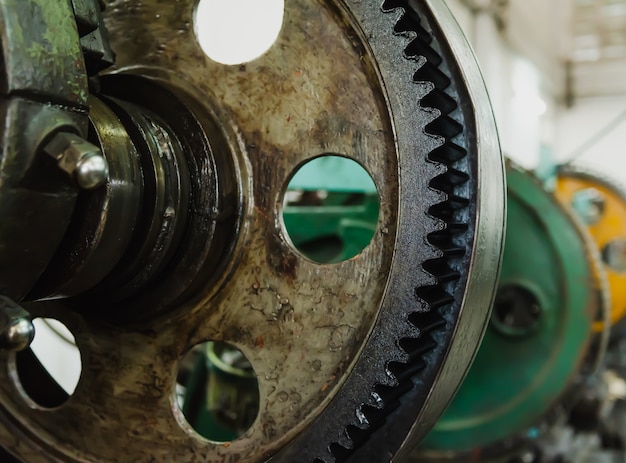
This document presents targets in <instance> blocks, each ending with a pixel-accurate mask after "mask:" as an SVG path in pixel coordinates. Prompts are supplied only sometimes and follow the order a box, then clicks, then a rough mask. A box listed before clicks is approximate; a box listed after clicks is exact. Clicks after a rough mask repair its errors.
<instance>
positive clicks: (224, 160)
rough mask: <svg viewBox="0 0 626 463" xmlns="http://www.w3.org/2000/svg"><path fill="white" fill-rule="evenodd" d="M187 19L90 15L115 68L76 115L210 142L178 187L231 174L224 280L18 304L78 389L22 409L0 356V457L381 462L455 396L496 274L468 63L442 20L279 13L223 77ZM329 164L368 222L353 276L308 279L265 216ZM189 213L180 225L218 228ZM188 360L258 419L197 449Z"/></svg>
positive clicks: (163, 11) (183, 6)
mask: <svg viewBox="0 0 626 463" xmlns="http://www.w3.org/2000/svg"><path fill="white" fill-rule="evenodd" d="M195 6H196V2H195V1H193V0H178V1H176V2H161V1H158V0H144V1H142V2H131V1H127V0H115V1H111V2H108V4H107V8H106V11H105V13H104V19H105V24H106V26H107V28H108V31H109V37H110V40H111V46H112V49H113V50H114V51H115V53H116V55H117V61H116V66H115V68H114V70H113V72H111V73H110V74H109V75H107V76H104V77H103V78H102V85H101V88H100V89H99V90H98V92H97V96H98V97H99V98H102V99H104V100H107V99H109V100H110V101H112V102H114V103H115V104H119V105H122V104H121V103H117V102H118V101H121V100H123V101H130V102H132V103H133V104H137V105H142V106H143V107H146V108H148V110H150V111H151V112H152V113H157V114H159V115H160V116H161V117H162V118H163V120H164V121H165V122H164V123H165V124H169V125H170V126H172V127H175V126H176V125H177V124H179V123H180V121H177V114H176V113H175V111H171V114H168V113H167V112H161V113H159V110H161V109H163V108H161V107H160V106H159V102H158V101H157V100H158V98H157V95H163V94H165V93H167V95H168V98H170V97H171V96H172V95H173V97H172V98H173V99H172V101H174V100H176V99H179V100H180V101H184V102H190V101H191V102H193V104H190V107H192V109H191V111H192V112H193V113H194V114H195V115H196V116H197V119H198V120H205V121H209V122H208V124H210V125H211V126H212V127H213V132H212V133H215V134H218V135H217V137H218V138H219V139H220V144H219V150H218V151H219V153H218V154H219V156H218V155H216V160H215V165H214V166H208V167H206V168H205V169H203V168H197V166H196V167H194V166H193V165H192V166H191V167H190V172H192V174H193V173H195V175H197V176H199V177H200V178H196V179H195V180H196V182H198V183H199V184H201V182H202V180H203V178H202V175H205V174H206V175H207V181H206V185H207V188H208V186H209V185H210V186H211V187H214V186H215V185H214V183H215V182H218V180H220V179H219V178H218V180H215V177H214V176H209V175H208V173H211V172H209V171H210V170H211V168H214V169H215V170H217V171H219V170H220V169H228V170H229V172H232V173H233V176H232V178H231V179H232V183H230V184H228V185H227V190H228V194H227V195H226V196H228V197H229V198H230V200H231V201H232V203H234V204H237V205H238V207H235V208H234V210H235V212H234V213H231V217H232V216H233V214H234V215H235V216H236V217H237V224H236V226H234V227H233V228H232V234H231V235H230V236H228V237H225V236H222V237H221V238H220V239H221V240H222V241H221V242H223V243H224V245H223V248H224V251H223V253H222V254H220V259H222V260H221V261H220V262H222V261H223V265H222V264H220V265H215V266H213V267H210V270H211V271H212V272H217V273H216V274H215V275H212V276H211V277H210V278H209V277H208V276H207V277H206V278H204V279H202V281H203V282H204V284H199V283H197V282H195V280H194V282H193V284H192V283H188V281H187V280H188V278H187V275H186V274H185V273H184V263H185V260H184V259H181V261H180V265H179V266H178V267H175V268H171V272H170V274H169V276H167V277H164V278H163V279H162V280H160V281H157V282H156V283H155V284H153V285H152V286H149V287H147V288H145V290H144V291H143V292H141V293H139V294H137V295H135V296H133V298H130V299H128V298H127V299H125V298H123V297H120V298H117V299H116V298H115V297H114V296H115V295H114V294H111V293H109V292H101V293H99V294H97V295H96V296H94V295H93V294H91V295H90V293H87V294H83V295H79V296H78V297H73V298H69V299H67V300H65V299H59V300H55V301H34V302H30V303H28V304H23V305H24V307H25V308H27V309H28V310H29V311H30V312H31V313H32V314H33V316H35V317H48V318H56V319H58V320H60V321H62V322H63V323H65V324H66V325H67V326H68V327H69V329H70V330H71V331H72V332H73V334H74V335H75V337H76V343H77V346H78V348H79V349H80V351H81V355H82V375H81V378H80V382H79V384H78V386H77V388H76V391H75V392H74V394H73V395H72V396H71V397H69V399H68V400H67V402H65V403H64V404H63V405H61V406H58V407H52V408H51V407H45V406H41V405H38V404H37V403H35V401H34V400H32V397H28V395H27V394H26V393H25V391H24V389H23V388H22V387H21V385H20V379H19V373H18V369H19V365H17V366H16V364H17V363H19V355H18V356H16V355H15V354H8V353H2V354H1V355H0V364H1V365H3V368H2V369H0V423H1V426H0V443H1V444H2V445H3V446H4V447H6V448H7V449H8V450H9V451H10V452H11V453H12V454H14V455H16V456H17V457H19V458H20V459H23V460H25V461H27V462H32V463H40V462H41V463H43V462H71V463H78V462H85V461H99V462H119V461H132V462H165V461H168V462H169V461H176V462H179V461H180V462H208V461H211V462H213V461H215V462H217V461H220V462H235V461H236V462H242V463H243V462H249V463H252V462H262V461H272V462H292V461H315V462H334V461H348V460H349V461H368V462H370V461H375V462H378V461H389V460H391V459H396V458H398V459H400V458H402V457H403V456H406V455H407V454H408V451H409V449H410V448H411V447H412V446H414V445H416V444H417V443H418V442H419V440H420V439H421V438H422V437H423V436H424V435H425V434H426V433H427V432H428V430H429V429H430V428H431V427H432V425H433V424H434V423H435V421H436V420H437V418H438V416H439V415H440V413H441V412H442V410H443V409H444V407H445V406H446V405H447V403H448V402H449V400H450V398H451V397H452V395H453V394H454V392H455V391H456V389H457V387H458V385H459V383H460V382H461V380H462V378H463V377H464V375H465V373H466V371H467V369H468V367H469V364H470V363H471V360H472V359H473V356H474V354H475V351H476V349H477V346H478V343H479V341H480V338H481V336H482V334H483V331H484V329H485V326H486V323H487V319H488V314H489V310H490V307H491V304H492V301H493V297H494V292H495V284H496V277H497V274H498V271H499V267H500V260H501V254H502V247H503V230H504V209H505V199H504V198H505V187H504V174H503V163H502V159H501V155H500V150H499V146H498V141H497V134H496V130H495V124H494V121H493V118H492V114H491V110H490V107H489V105H488V97H487V94H486V91H485V88H484V84H483V83H482V79H481V77H480V73H479V71H478V67H477V65H476V62H475V60H474V57H473V55H472V53H471V51H470V49H469V46H468V45H467V43H466V42H465V39H464V37H463V36H462V34H461V32H460V30H459V28H458V26H457V25H456V23H455V21H454V19H453V18H452V16H451V14H450V12H449V11H448V10H447V8H446V7H445V4H444V3H443V2H442V1H436V0H427V1H421V2H413V1H403V0H388V1H385V2H384V3H383V2H381V1H378V0H374V1H361V0H346V1H340V0H335V1H321V0H320V1H310V0H288V1H287V2H286V6H285V11H284V21H283V27H282V30H281V32H280V35H279V37H278V39H277V41H276V42H275V43H274V45H273V46H272V47H271V48H270V49H269V51H268V52H266V53H265V54H264V55H263V56H261V57H259V58H258V59H255V60H253V61H250V62H248V63H245V64H242V65H239V66H225V65H222V64H218V63H216V62H214V61H212V60H210V59H209V58H208V57H207V56H206V55H205V54H204V53H203V51H202V50H201V49H200V47H199V45H198V42H197V40H196V37H195V33H194V27H193V24H194V9H195ZM233 22H234V24H236V19H234V20H233ZM156 88H161V89H166V92H165V93H163V92H161V93H158V92H153V91H152V90H153V89H156ZM107 101H108V100H107ZM328 153H334V154H339V155H341V156H344V157H347V158H350V159H353V160H355V161H357V162H358V163H359V164H360V165H361V166H363V167H364V168H365V169H366V171H367V172H368V173H369V174H370V176H371V177H372V179H373V180H374V183H375V184H376V187H377V191H378V196H379V200H380V205H381V207H380V212H379V218H378V227H377V232H376V234H375V236H374V238H373V240H372V242H371V243H370V245H369V246H368V247H367V248H366V249H365V250H364V251H363V252H362V253H361V254H359V255H358V256H357V257H355V258H353V259H350V260H347V261H344V262H341V263H338V264H332V265H320V264H316V263H314V262H311V261H310V260H308V259H306V258H304V257H303V256H302V255H301V254H299V253H298V252H297V251H296V250H295V249H294V248H293V246H292V244H291V243H290V241H289V238H288V236H287V234H286V232H285V230H284V226H283V224H282V221H281V207H282V202H283V201H282V198H283V195H284V191H285V188H286V184H287V182H288V180H289V178H290V176H291V175H292V174H293V172H294V171H295V170H296V169H297V167H298V166H300V165H302V164H303V163H304V162H306V161H307V160H309V159H313V158H315V157H317V156H320V155H324V154H328ZM220 159H221V161H220ZM207 172H208V173H207ZM209 177H210V178H209ZM216 188H217V187H216ZM194 204H195V203H193V202H192V203H191V206H190V207H189V210H188V213H189V216H190V217H191V218H190V219H189V220H192V219H193V220H198V221H202V220H203V219H204V220H207V221H211V220H212V221H216V222H218V223H219V221H220V217H221V216H220V214H219V212H220V211H213V210H201V209H200V208H198V207H194ZM194 239H195V240H199V239H201V237H199V236H195V237H194ZM183 241H184V240H183ZM203 270H204V271H206V272H208V271H209V267H208V266H207V267H203ZM184 284H186V285H188V288H187V290H186V291H178V292H176V294H175V295H174V296H172V295H171V294H170V292H172V291H174V290H173V289H172V288H175V287H177V286H181V285H184ZM168 291H169V292H168ZM103 314H104V315H103ZM135 315H137V316H135ZM206 340H214V341H227V342H229V343H230V344H232V345H235V346H237V347H238V348H239V349H240V350H241V351H242V352H243V353H244V354H245V355H246V357H247V358H248V360H249V361H250V363H251V365H252V367H253V368H254V370H255V372H256V374H257V377H258V380H259V396H260V411H259V414H258V417H257V419H256V421H255V422H254V423H253V425H252V427H251V428H250V429H249V430H248V432H246V434H245V435H244V436H242V437H241V438H239V439H237V440H234V441H232V442H226V443H224V442H211V441H207V440H206V439H203V438H201V437H200V436H199V435H197V434H196V433H195V432H194V431H193V430H192V429H190V427H189V426H188V424H187V423H186V422H185V420H184V418H183V417H182V415H181V413H180V410H179V408H178V406H177V404H176V400H175V398H174V387H175V376H176V370H177V367H178V364H179V362H180V359H181V358H182V356H183V355H184V353H185V352H187V351H189V350H190V349H192V348H193V347H194V346H196V345H197V344H199V343H201V342H204V341H206Z"/></svg>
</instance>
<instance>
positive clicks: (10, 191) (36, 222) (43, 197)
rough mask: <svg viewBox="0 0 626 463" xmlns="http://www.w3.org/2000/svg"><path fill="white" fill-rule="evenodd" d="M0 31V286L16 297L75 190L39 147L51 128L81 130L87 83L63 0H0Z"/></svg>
mask: <svg viewBox="0 0 626 463" xmlns="http://www.w3.org/2000/svg"><path fill="white" fill-rule="evenodd" d="M25 18H28V21H25ZM0 35H1V37H0V42H1V44H2V51H1V53H2V67H3V70H2V73H1V74H0V94H1V96H0V118H1V119H2V127H3V132H2V151H1V152H0V216H1V217H2V226H1V227H0V242H1V243H3V245H0V262H2V264H1V265H0V293H3V294H5V295H9V296H11V297H13V298H14V299H16V300H19V299H21V298H22V297H24V296H25V295H26V293H27V292H28V291H29V290H30V288H31V287H32V285H33V283H34V282H35V280H36V279H37V277H38V276H39V275H40V274H41V272H42V271H43V269H44V268H45V265H46V263H47V261H48V259H49V258H50V256H51V254H52V253H53V252H54V249H55V247H56V246H57V245H58V243H59V241H60V239H61V236H62V234H63V232H64V231H65V229H66V227H67V224H68V222H69V218H70V214H71V210H72V207H73V204H74V201H75V196H76V192H75V191H73V190H72V188H69V187H68V186H67V185H64V184H63V182H62V181H61V179H60V176H59V175H58V174H57V172H55V171H54V164H53V163H52V164H51V165H48V164H46V162H45V161H44V160H42V159H40V156H39V155H40V153H39V152H38V150H39V148H40V147H41V144H42V143H43V142H44V141H46V140H47V139H48V137H49V136H50V134H51V133H53V132H54V131H56V130H59V129H64V130H71V131H73V132H76V133H80V132H85V131H86V124H87V117H86V102H87V91H88V89H87V78H86V75H85V67H84V63H83V59H82V54H81V50H80V47H79V44H78V33H77V30H76V23H75V21H74V16H73V14H72V8H71V6H70V4H69V1H68V0H60V1H56V2H53V1H47V0H6V1H1V2H0ZM50 217H54V219H53V220H51V219H50ZM6 243H10V245H7V244H6Z"/></svg>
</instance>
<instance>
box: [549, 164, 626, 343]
mask: <svg viewBox="0 0 626 463" xmlns="http://www.w3.org/2000/svg"><path fill="white" fill-rule="evenodd" d="M624 192H626V187H625V186H624V185H621V184H620V182H618V181H616V180H615V179H610V178H607V176H606V175H603V174H601V173H599V172H596V171H594V170H593V169H590V168H589V167H587V166H584V165H580V164H568V165H564V166H561V167H560V168H559V170H558V171H557V179H556V189H555V194H556V196H557V198H559V200H561V201H562V202H563V203H564V204H566V205H567V207H572V208H573V209H574V211H575V212H577V213H579V215H581V219H582V221H583V222H584V226H585V227H586V228H587V229H588V231H589V233H590V235H591V236H592V238H593V241H594V243H595V245H596V246H597V248H598V249H599V250H600V252H601V257H602V262H601V264H600V265H602V267H603V269H604V271H605V272H606V274H607V278H608V286H609V292H610V295H611V304H612V305H611V311H610V320H609V323H608V324H609V325H610V330H611V337H612V338H613V340H614V341H615V340H617V338H619V337H620V336H621V332H622V330H623V328H624V326H625V325H626V321H625V317H626V291H625V289H624V288H625V286H624V283H625V282H626V280H625V277H624V274H623V268H620V267H621V266H620V263H619V262H616V261H615V259H612V258H611V253H612V252H613V255H615V256H616V257H617V258H618V259H623V252H621V253H620V252H619V248H621V247H623V246H622V245H623V244H624V243H626V194H625V193H624ZM611 243H613V244H611ZM615 245H617V247H618V249H612V246H615ZM615 251H617V252H615ZM595 328H596V330H597V331H601V330H603V329H604V328H605V326H604V323H602V322H598V323H597V324H596V327H595Z"/></svg>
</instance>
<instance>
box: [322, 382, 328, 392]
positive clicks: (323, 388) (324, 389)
mask: <svg viewBox="0 0 626 463" xmlns="http://www.w3.org/2000/svg"><path fill="white" fill-rule="evenodd" d="M326 389H328V383H325V384H324V385H323V386H322V392H326Z"/></svg>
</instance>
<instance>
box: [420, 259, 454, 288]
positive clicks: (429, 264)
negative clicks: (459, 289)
mask: <svg viewBox="0 0 626 463" xmlns="http://www.w3.org/2000/svg"><path fill="white" fill-rule="evenodd" d="M422 267H423V268H424V270H426V271H427V272H428V273H430V274H431V275H437V277H438V279H439V281H441V282H447V281H453V280H457V279H458V278H459V277H460V274H459V272H458V271H457V270H455V269H453V268H451V267H450V266H449V265H448V262H447V259H431V260H427V261H426V262H424V264H422Z"/></svg>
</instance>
